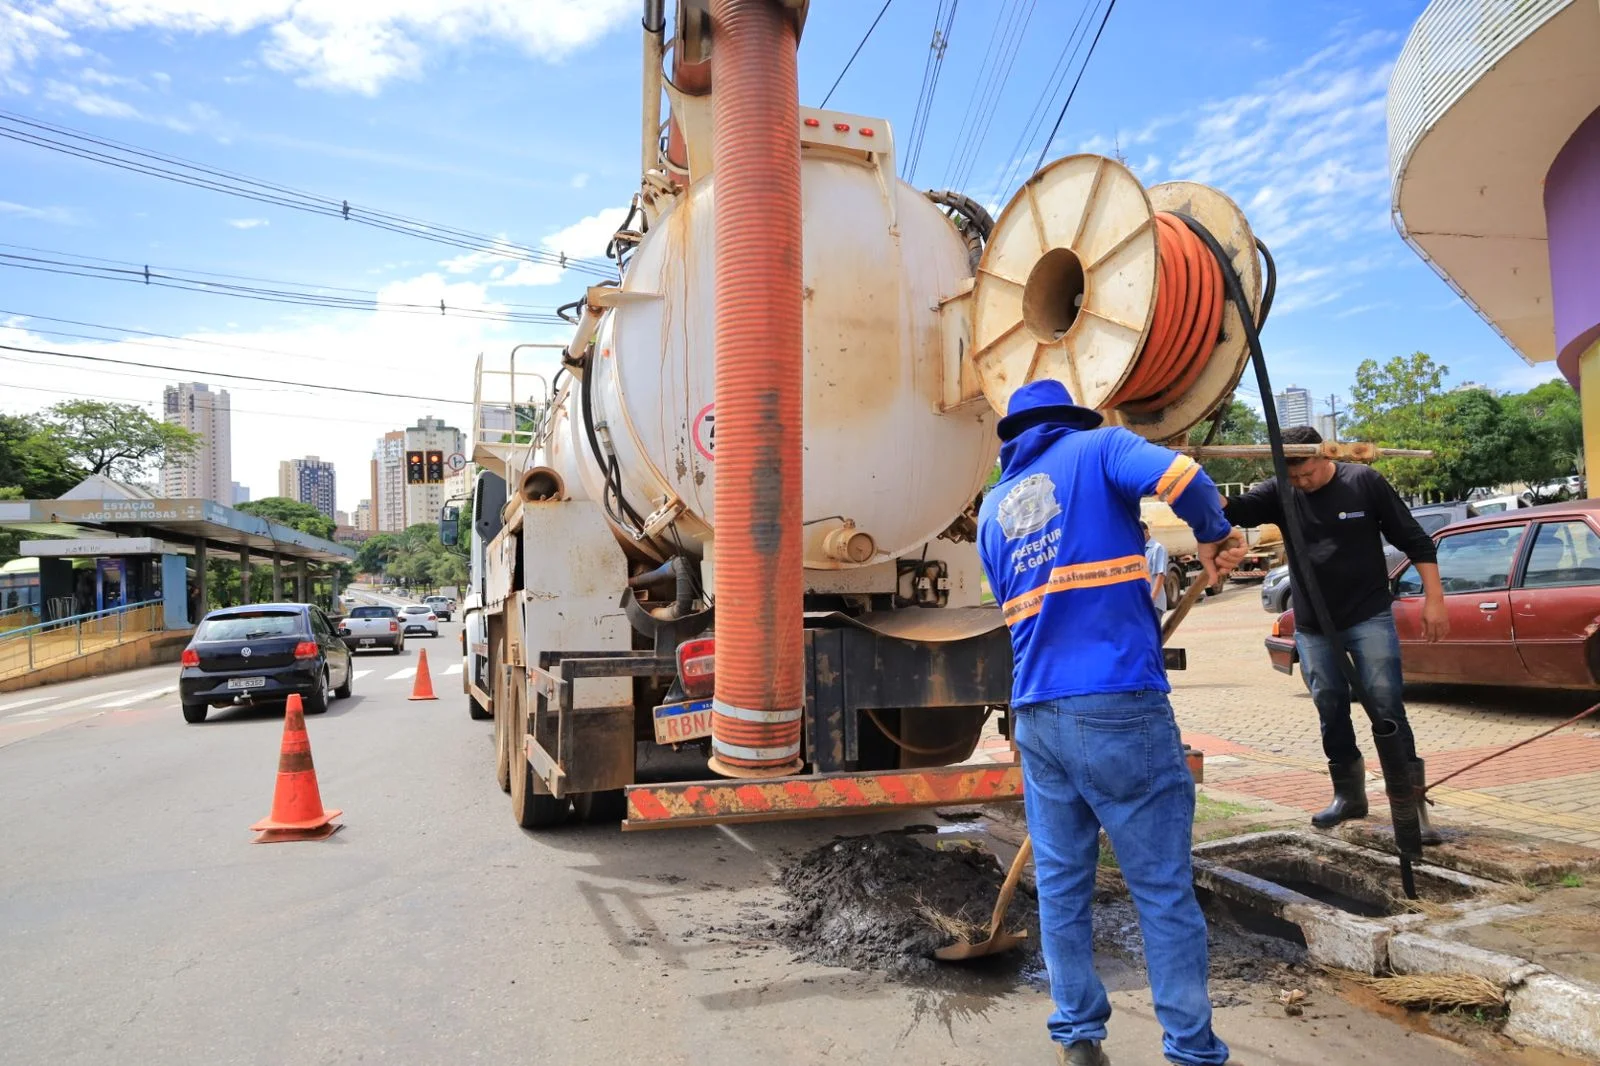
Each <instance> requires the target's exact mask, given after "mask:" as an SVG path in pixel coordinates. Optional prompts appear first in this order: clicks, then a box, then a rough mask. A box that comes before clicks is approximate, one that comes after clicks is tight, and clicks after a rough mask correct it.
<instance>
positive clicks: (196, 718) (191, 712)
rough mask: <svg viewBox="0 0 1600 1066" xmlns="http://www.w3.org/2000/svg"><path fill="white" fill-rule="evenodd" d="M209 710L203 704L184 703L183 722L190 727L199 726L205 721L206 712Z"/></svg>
mask: <svg viewBox="0 0 1600 1066" xmlns="http://www.w3.org/2000/svg"><path fill="white" fill-rule="evenodd" d="M209 710H211V708H210V707H209V706H207V705H206V704H204V703H185V704H184V705H183V720H184V721H185V722H188V723H189V724H190V725H199V724H200V723H201V722H203V721H205V720H206V712H208V711H209Z"/></svg>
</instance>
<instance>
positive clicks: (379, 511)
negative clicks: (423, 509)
mask: <svg viewBox="0 0 1600 1066" xmlns="http://www.w3.org/2000/svg"><path fill="white" fill-rule="evenodd" d="M371 499H372V530H373V532H375V533H398V532H400V531H401V530H403V529H405V528H406V434H405V430H403V429H397V430H395V431H393V432H392V433H385V434H384V435H383V436H382V437H380V438H378V445H377V447H376V448H374V449H373V451H372V497H371Z"/></svg>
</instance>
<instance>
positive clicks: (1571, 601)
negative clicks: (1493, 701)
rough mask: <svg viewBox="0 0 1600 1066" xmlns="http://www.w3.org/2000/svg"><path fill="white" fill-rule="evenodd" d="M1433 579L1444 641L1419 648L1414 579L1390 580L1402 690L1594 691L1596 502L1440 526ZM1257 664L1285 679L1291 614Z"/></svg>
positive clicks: (1598, 565) (1598, 594) (1597, 657)
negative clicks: (1412, 685)
mask: <svg viewBox="0 0 1600 1066" xmlns="http://www.w3.org/2000/svg"><path fill="white" fill-rule="evenodd" d="M1433 539H1434V542H1435V543H1437V544H1438V546H1439V579H1440V582H1441V583H1442V584H1443V585H1444V602H1445V605H1446V607H1447V608H1448V610H1449V612H1450V635H1449V636H1448V637H1446V638H1445V639H1444V640H1441V641H1438V642H1437V643H1433V644H1429V643H1428V642H1426V641H1424V640H1423V639H1422V579H1421V578H1420V577H1418V576H1417V572H1416V570H1415V568H1413V567H1412V565H1411V563H1410V562H1409V561H1407V562H1404V563H1402V564H1401V565H1400V566H1399V567H1397V568H1396V569H1395V571H1394V572H1393V573H1392V574H1390V575H1389V576H1390V580H1391V582H1392V583H1393V587H1394V593H1395V601H1394V622H1395V629H1396V630H1397V631H1398V632H1399V634H1400V657H1401V664H1402V668H1403V670H1404V671H1405V679H1406V681H1408V682H1412V681H1419V682H1436V683H1449V684H1466V685H1501V686H1515V687H1524V688H1555V689H1594V688H1596V687H1597V685H1600V500H1573V501H1571V502H1569V503H1556V504H1548V505H1546V506H1543V507H1529V508H1525V509H1522V510H1516V511H1502V512H1499V513H1496V514H1488V515H1484V516H1482V517H1479V518H1470V519H1468V520H1466V521H1464V522H1457V523H1455V524H1453V525H1448V526H1445V527H1444V528H1443V529H1440V530H1439V531H1438V532H1437V533H1435V534H1434V535H1433ZM1267 655H1268V657H1269V658H1271V660H1272V665H1273V667H1274V668H1276V669H1277V670H1279V671H1281V672H1283V673H1286V674H1287V673H1292V672H1293V671H1294V664H1295V661H1296V660H1297V659H1298V658H1299V656H1298V655H1297V654H1296V652H1295V645H1294V611H1293V610H1288V611H1285V612H1283V614H1281V615H1279V616H1278V618H1277V621H1275V622H1273V623H1272V635H1271V636H1269V637H1268V638H1267Z"/></svg>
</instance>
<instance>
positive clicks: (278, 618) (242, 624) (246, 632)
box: [195, 611, 305, 640]
mask: <svg viewBox="0 0 1600 1066" xmlns="http://www.w3.org/2000/svg"><path fill="white" fill-rule="evenodd" d="M304 633H305V623H304V622H303V621H302V620H301V616H300V615H299V614H294V613H290V612H287V611H262V612H260V613H258V614H229V615H223V616H222V617H220V618H207V619H206V620H205V621H203V622H201V623H200V632H199V633H198V634H196V636H195V639H196V640H257V639H259V638H261V637H291V636H301V635H303V634H304Z"/></svg>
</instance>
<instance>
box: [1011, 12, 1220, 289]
mask: <svg viewBox="0 0 1600 1066" xmlns="http://www.w3.org/2000/svg"><path fill="white" fill-rule="evenodd" d="M1116 6H1117V0H1111V2H1110V3H1109V4H1107V5H1106V13H1105V16H1104V17H1103V18H1101V19H1100V28H1099V29H1097V30H1095V31H1094V40H1092V41H1090V42H1089V51H1088V54H1086V55H1085V56H1084V57H1083V66H1081V67H1079V68H1078V76H1077V77H1076V78H1075V79H1073V82H1072V89H1071V90H1070V91H1069V92H1068V93H1067V98H1066V100H1065V101H1064V102H1063V103H1062V105H1061V113H1060V114H1058V115H1056V124H1055V125H1054V126H1052V127H1050V136H1049V137H1047V138H1045V142H1044V147H1043V148H1041V149H1039V161H1038V162H1037V163H1035V164H1033V169H1034V171H1035V173H1037V172H1038V170H1039V168H1040V167H1042V166H1044V157H1045V156H1046V155H1048V154H1049V152H1050V146H1051V145H1052V144H1054V143H1055V141H1056V134H1057V133H1058V132H1060V130H1061V120H1062V119H1064V118H1066V117H1067V108H1069V107H1071V106H1072V98H1073V97H1074V96H1076V95H1078V84H1079V83H1080V82H1082V81H1083V72H1084V71H1086V70H1088V69H1089V60H1091V59H1093V58H1094V50H1095V46H1096V45H1098V44H1099V43H1100V35H1101V34H1102V33H1104V32H1106V23H1107V22H1110V21H1111V11H1112V9H1113V8H1115V7H1116ZM1246 315H1247V316H1248V312H1246Z"/></svg>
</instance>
